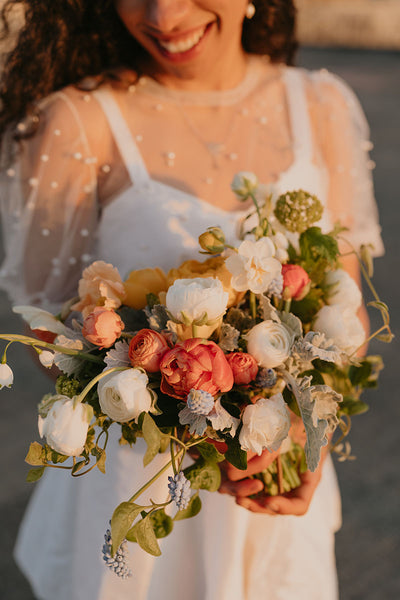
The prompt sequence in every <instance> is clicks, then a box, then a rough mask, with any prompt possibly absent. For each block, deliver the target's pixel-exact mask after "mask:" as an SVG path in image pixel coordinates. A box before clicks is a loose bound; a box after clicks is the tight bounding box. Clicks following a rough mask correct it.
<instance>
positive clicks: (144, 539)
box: [111, 515, 172, 556]
mask: <svg viewBox="0 0 400 600" xmlns="http://www.w3.org/2000/svg"><path fill="white" fill-rule="evenodd" d="M171 522H172V519H171ZM111 535H112V533H111ZM126 539H127V540H129V541H133V540H134V541H135V542H137V543H138V544H139V546H140V547H141V548H142V549H143V550H144V551H145V552H148V553H149V554H151V555H152V556H160V554H161V550H160V546H159V545H158V542H157V537H156V533H155V531H154V527H153V522H152V520H151V517H150V515H146V516H145V517H144V518H143V519H140V521H138V522H137V523H135V525H134V526H133V527H132V529H131V530H130V531H129V532H127V535H126ZM113 547H114V546H113Z"/></svg>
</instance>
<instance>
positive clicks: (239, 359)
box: [226, 352, 258, 385]
mask: <svg viewBox="0 0 400 600" xmlns="http://www.w3.org/2000/svg"><path fill="white" fill-rule="evenodd" d="M226 360H227V361H228V363H229V366H230V368H231V369H232V373H233V379H234V380H235V383H236V385H247V384H248V383H250V381H253V380H254V379H255V378H256V376H257V373H258V365H257V361H256V359H255V358H254V357H253V356H251V354H247V352H231V353H230V354H227V356H226Z"/></svg>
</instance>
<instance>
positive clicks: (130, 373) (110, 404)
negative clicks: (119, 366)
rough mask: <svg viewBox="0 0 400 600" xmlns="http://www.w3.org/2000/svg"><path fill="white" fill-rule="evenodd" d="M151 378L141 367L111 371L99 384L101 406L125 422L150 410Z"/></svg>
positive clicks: (107, 412)
mask: <svg viewBox="0 0 400 600" xmlns="http://www.w3.org/2000/svg"><path fill="white" fill-rule="evenodd" d="M148 381H149V379H148V377H147V375H146V373H144V371H142V370H140V369H126V370H125V371H119V372H117V373H110V375H106V376H105V377H103V379H101V380H100V381H99V383H98V386H97V391H98V394H99V402H100V407H101V410H102V411H103V413H105V414H106V415H108V416H109V417H110V418H111V419H113V421H118V422H119V423H125V422H127V421H131V420H132V419H134V420H135V421H136V422H137V418H138V417H139V415H140V413H142V412H148V411H149V410H150V408H151V404H152V395H151V393H150V391H149V390H148V389H147V383H148Z"/></svg>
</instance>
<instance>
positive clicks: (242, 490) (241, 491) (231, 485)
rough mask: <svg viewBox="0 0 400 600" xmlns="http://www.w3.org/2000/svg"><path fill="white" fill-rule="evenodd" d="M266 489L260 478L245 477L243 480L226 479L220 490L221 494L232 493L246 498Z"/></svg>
mask: <svg viewBox="0 0 400 600" xmlns="http://www.w3.org/2000/svg"><path fill="white" fill-rule="evenodd" d="M263 489H264V484H263V482H262V481H260V480H259V479H243V480H242V481H236V482H233V481H229V479H226V480H225V481H223V482H222V483H221V487H220V488H219V491H220V493H221V494H230V495H231V496H236V497H237V498H245V497H246V496H251V495H253V494H258V493H259V492H261V491H262V490H263Z"/></svg>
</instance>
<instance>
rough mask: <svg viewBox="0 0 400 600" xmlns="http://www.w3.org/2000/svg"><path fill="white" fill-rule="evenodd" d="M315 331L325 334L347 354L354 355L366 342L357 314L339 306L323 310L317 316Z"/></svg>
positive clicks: (314, 325)
mask: <svg viewBox="0 0 400 600" xmlns="http://www.w3.org/2000/svg"><path fill="white" fill-rule="evenodd" d="M313 329H314V330H315V331H319V332H320V333H324V334H325V336H326V337H327V338H328V339H330V340H331V341H332V343H333V344H334V345H335V346H338V348H340V349H341V350H343V351H344V352H346V353H347V354H352V352H354V350H356V349H357V348H358V347H359V346H361V344H362V343H363V341H364V340H365V331H364V328H363V326H362V323H361V321H360V319H359V318H358V317H357V315H356V314H355V312H354V311H353V310H352V309H351V308H343V306H341V305H339V304H334V305H332V306H324V307H323V308H321V310H319V311H318V313H317V314H316V317H315V320H314V323H313Z"/></svg>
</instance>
